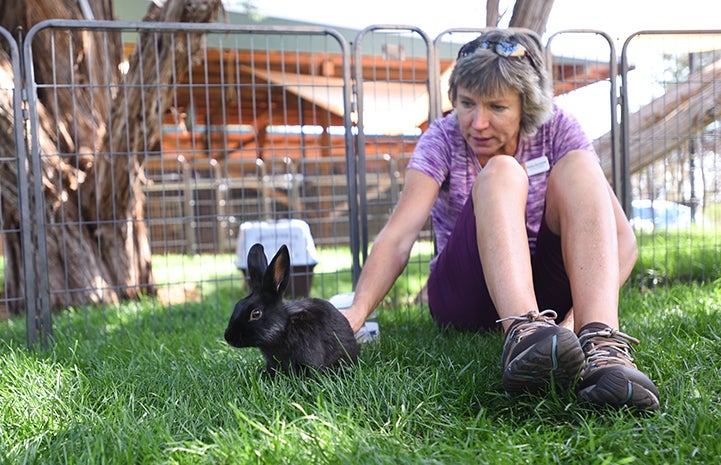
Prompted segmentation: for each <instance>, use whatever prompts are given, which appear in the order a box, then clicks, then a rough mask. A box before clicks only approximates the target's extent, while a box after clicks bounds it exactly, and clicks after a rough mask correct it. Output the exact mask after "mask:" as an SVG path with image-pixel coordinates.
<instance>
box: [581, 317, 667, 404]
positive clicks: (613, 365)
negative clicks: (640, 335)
mask: <svg viewBox="0 0 721 465" xmlns="http://www.w3.org/2000/svg"><path fill="white" fill-rule="evenodd" d="M578 338H579V340H580V342H581V348H582V349H583V352H584V353H585V354H586V361H585V362H584V364H583V370H581V375H580V378H581V379H580V381H579V383H578V384H577V385H576V393H577V395H578V397H580V398H581V399H582V400H584V401H586V402H590V403H594V404H600V405H604V404H605V405H612V406H614V407H621V406H624V405H627V406H629V407H631V408H635V409H637V410H640V411H644V410H646V411H651V410H657V409H658V408H659V402H658V388H656V385H655V384H653V381H651V380H650V379H649V378H648V376H646V375H645V374H643V373H641V372H640V371H639V370H638V368H636V364H635V363H634V361H633V357H632V356H631V346H630V344H631V343H633V344H638V340H637V339H634V338H633V337H631V336H629V335H627V334H624V333H622V332H620V331H618V330H616V329H613V328H610V327H608V325H605V324H603V323H589V324H587V325H586V326H584V327H583V328H582V329H581V331H580V333H579V336H578Z"/></svg>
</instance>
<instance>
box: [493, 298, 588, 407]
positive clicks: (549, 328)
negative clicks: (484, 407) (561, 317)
mask: <svg viewBox="0 0 721 465" xmlns="http://www.w3.org/2000/svg"><path fill="white" fill-rule="evenodd" d="M556 316H557V315H556V312H554V311H553V310H544V311H542V312H540V313H539V312H536V311H534V312H529V313H527V314H526V315H524V316H513V317H508V318H503V319H502V320H498V321H499V322H501V321H505V320H515V321H514V322H513V324H511V326H510V327H509V328H508V331H507V332H506V338H505V341H504V343H503V354H502V355H501V361H502V362H503V378H502V381H503V388H504V389H505V391H506V392H507V393H509V394H517V393H520V392H537V391H540V390H543V389H546V388H548V387H549V386H551V385H559V386H563V387H568V386H569V385H570V384H571V383H572V382H573V381H574V380H575V378H576V376H577V375H578V372H579V371H580V369H581V366H582V365H583V360H584V356H583V351H582V350H581V346H580V344H579V342H578V338H577V337H576V335H575V334H574V332H573V331H571V330H570V329H567V328H562V327H560V326H558V325H556V323H555V322H554V320H555V319H556Z"/></svg>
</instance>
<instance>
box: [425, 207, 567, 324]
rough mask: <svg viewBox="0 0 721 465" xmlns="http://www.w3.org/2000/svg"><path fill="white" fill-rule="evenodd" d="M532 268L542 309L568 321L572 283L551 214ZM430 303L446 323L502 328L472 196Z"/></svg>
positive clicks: (431, 281)
mask: <svg viewBox="0 0 721 465" xmlns="http://www.w3.org/2000/svg"><path fill="white" fill-rule="evenodd" d="M525 246H526V247H527V246H528V245H527V244H525ZM531 266H532V268H533V285H534V288H535V291H536V301H537V302H538V308H539V309H540V310H545V309H548V308H550V309H553V310H555V311H556V313H557V314H558V319H557V321H560V320H562V319H563V318H564V317H565V315H566V314H567V313H568V311H569V310H570V309H571V307H572V306H573V303H572V300H571V286H570V283H569V282H568V276H567V275H566V270H565V268H564V265H563V256H562V253H561V238H560V237H559V236H557V235H556V234H554V233H553V232H551V230H550V229H548V226H547V225H546V221H545V217H544V218H543V220H542V221H541V229H540V230H539V232H538V239H537V242H536V253H535V254H534V255H533V256H532V257H531ZM428 302H429V306H430V310H431V315H432V316H433V319H434V320H435V321H436V322H437V323H438V324H439V325H440V326H452V327H455V328H457V329H461V330H468V331H477V330H489V329H494V328H498V327H500V324H498V323H496V320H498V318H499V316H498V312H496V307H495V306H494V304H493V301H492V300H491V296H490V294H489V293H488V288H487V287H486V281H485V278H484V277H483V268H482V267H481V260H480V258H479V256H478V245H477V244H476V220H475V216H474V213H473V200H472V198H471V197H469V199H468V201H467V202H466V204H465V206H464V207H463V210H461V213H460V215H459V217H458V221H457V223H456V225H455V227H454V229H453V232H451V236H450V237H449V238H448V242H447V243H446V248H445V249H444V250H443V251H442V252H441V253H440V254H439V255H438V258H437V260H436V264H435V267H434V268H433V271H432V272H431V274H430V276H429V277H428Z"/></svg>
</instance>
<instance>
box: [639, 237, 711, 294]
mask: <svg viewBox="0 0 721 465" xmlns="http://www.w3.org/2000/svg"><path fill="white" fill-rule="evenodd" d="M637 243H638V249H639V257H638V260H637V262H636V266H635V268H634V274H633V276H632V279H631V282H632V283H640V284H642V285H646V286H648V285H658V284H663V283H669V282H691V281H713V280H714V279H718V278H719V277H720V276H721V229H718V232H715V233H712V232H710V231H709V230H704V229H701V228H691V229H684V230H659V231H658V232H654V233H650V234H639V235H638V236H637Z"/></svg>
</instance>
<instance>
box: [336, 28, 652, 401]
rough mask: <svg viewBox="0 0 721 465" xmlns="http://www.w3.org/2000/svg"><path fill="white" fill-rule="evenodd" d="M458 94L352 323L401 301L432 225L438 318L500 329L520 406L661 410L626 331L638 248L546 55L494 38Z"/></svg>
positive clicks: (519, 39) (432, 135)
mask: <svg viewBox="0 0 721 465" xmlns="http://www.w3.org/2000/svg"><path fill="white" fill-rule="evenodd" d="M449 86H450V87H449V97H450V100H451V102H452V103H453V112H452V114H450V115H448V116H446V117H445V118H442V119H439V120H438V121H436V122H435V123H434V124H432V125H431V126H430V127H429V129H428V130H427V131H426V132H425V133H424V134H423V136H422V137H421V139H420V140H419V142H418V144H417V146H416V149H415V151H414V153H413V156H412V157H411V160H410V162H409V164H408V169H407V171H406V178H405V187H404V190H403V193H402V195H401V198H400V199H399V201H398V204H397V205H396V208H395V209H394V211H393V214H392V215H391V217H390V218H389V220H388V223H387V224H386V225H385V227H384V228H383V230H382V231H381V232H380V233H379V235H378V237H377V238H376V240H375V242H374V245H373V249H372V251H371V253H370V255H369V257H368V259H367V261H366V263H365V265H364V267H363V271H362V273H361V275H360V278H359V281H358V284H357V286H356V290H355V298H354V301H353V304H352V305H351V307H350V308H349V309H348V311H347V312H346V316H347V318H348V320H349V321H350V323H351V326H352V327H353V329H354V330H355V331H357V330H358V329H359V328H360V327H361V326H362V325H363V322H364V321H365V319H366V318H367V317H368V315H369V313H370V312H371V311H372V310H373V309H374V308H375V307H376V306H377V305H378V303H379V302H380V301H381V299H382V298H383V296H385V294H386V293H387V292H388V291H389V290H390V288H391V286H392V284H393V283H394V282H395V280H396V278H397V277H398V276H399V274H400V273H401V272H402V271H403V269H404V267H405V266H406V264H407V262H408V257H409V254H410V250H411V247H412V245H413V243H414V241H415V239H416V238H417V237H418V233H419V231H420V230H421V228H422V226H423V224H424V223H425V221H426V219H427V217H428V215H429V214H430V215H431V216H432V220H433V225H434V231H435V234H436V241H437V247H438V255H437V256H436V257H435V258H434V259H433V260H432V262H431V271H430V276H429V279H428V298H429V305H430V311H431V314H432V316H433V318H434V319H435V321H436V322H437V323H438V324H439V325H442V326H446V325H450V326H454V327H457V328H460V329H464V330H488V329H493V328H495V327H497V326H498V324H499V323H500V325H501V326H502V328H503V329H504V331H505V341H504V347H503V353H502V355H501V358H502V362H503V367H504V371H503V376H502V381H503V386H504V389H505V390H506V391H507V392H508V393H510V394H515V393H520V392H524V391H539V390H542V389H544V388H546V387H548V386H549V385H552V384H555V385H560V386H566V387H568V386H571V385H574V383H575V386H576V390H577V395H578V397H579V399H580V400H581V401H585V402H591V403H595V404H608V405H613V406H622V405H628V406H630V407H632V408H636V409H639V410H655V409H657V408H658V407H659V402H658V390H657V388H656V386H655V385H654V384H653V382H652V381H651V380H650V379H649V378H648V377H647V376H646V375H644V374H643V373H641V372H640V371H639V370H638V369H637V367H636V365H635V363H634V361H633V358H632V356H631V353H630V343H631V342H636V343H637V342H638V341H636V340H635V339H633V338H631V337H630V336H627V335H625V334H623V333H621V332H619V331H618V328H619V321H618V294H619V288H620V286H621V285H623V283H624V282H625V281H626V279H627V278H628V276H629V274H630V272H631V270H632V268H633V265H634V262H635V260H636V256H637V249H636V241H635V236H634V234H633V231H632V229H631V227H630V225H629V223H628V221H627V219H626V217H625V215H624V212H623V210H622V208H621V206H620V205H619V203H618V201H617V199H616V197H615V195H614V194H613V191H612V190H611V188H610V186H609V185H608V182H607V181H606V178H605V176H604V174H603V172H602V170H601V167H600V164H599V163H598V157H597V155H596V153H595V152H594V149H593V146H592V145H591V142H590V141H589V139H588V137H587V136H586V135H585V134H584V132H583V131H582V129H581V128H580V126H579V124H578V122H577V121H576V120H575V119H574V118H573V117H572V116H571V115H569V114H567V113H565V112H564V111H563V110H561V109H560V108H558V107H556V106H555V105H554V104H553V102H552V92H551V89H550V84H549V79H548V76H547V72H546V69H545V66H544V64H543V58H542V54H541V50H540V48H539V47H538V45H537V43H536V42H535V41H534V40H533V39H532V38H531V37H529V36H528V35H526V34H518V33H513V32H511V31H507V30H491V31H488V32H486V33H484V34H482V35H481V36H480V37H478V38H477V39H475V40H474V41H472V42H469V43H468V44H466V45H464V46H463V47H462V48H461V49H460V51H459V54H458V61H457V63H456V66H455V68H454V70H453V73H452V75H451V77H450V83H449ZM539 310H542V311H539ZM577 378H578V381H577ZM552 380H553V381H552ZM576 381H577V382H576Z"/></svg>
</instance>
